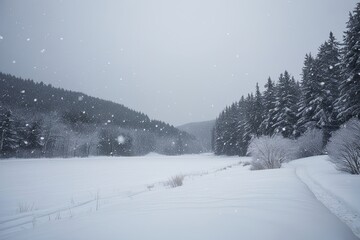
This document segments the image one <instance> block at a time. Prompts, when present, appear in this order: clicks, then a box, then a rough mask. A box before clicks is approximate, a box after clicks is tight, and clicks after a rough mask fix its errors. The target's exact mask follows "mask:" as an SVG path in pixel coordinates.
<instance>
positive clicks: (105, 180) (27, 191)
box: [0, 154, 360, 240]
mask: <svg viewBox="0 0 360 240" xmlns="http://www.w3.org/2000/svg"><path fill="white" fill-rule="evenodd" d="M246 161H250V158H238V157H232V158H228V157H216V156H213V155H209V154H203V155H187V156H178V157H168V156H161V155H156V154H150V155H147V156H144V157H113V158H110V157H94V158H88V159H79V158H76V159H27V160H18V159H9V160H3V161H0V239H52V240H60V239H77V240H81V239H87V240H88V239H102V240H105V239H126V240H130V239H156V240H161V239H175V240H176V239H181V240H182V239H206V240H211V239H230V240H231V239H292V240H297V239H299V240H300V239H301V240H304V239H307V240H311V239H327V240H331V239H334V240H335V239H358V238H357V237H356V236H355V235H357V232H356V231H357V230H356V226H357V224H358V222H357V221H358V216H359V215H358V213H359V210H360V193H359V192H360V190H359V189H360V178H359V176H352V175H348V174H344V173H340V172H338V171H336V170H335V169H334V167H333V165H332V164H331V163H330V162H328V161H326V156H321V157H313V158H307V159H300V160H295V161H293V162H291V163H289V164H287V165H286V166H285V167H284V168H281V169H275V170H262V171H250V170H249V168H248V167H243V166H242V165H241V164H239V162H246ZM179 174H183V175H185V179H184V182H183V185H182V186H179V187H176V188H169V187H168V186H167V185H166V181H168V180H169V179H170V178H171V177H173V176H176V175H179ZM314 184H315V185H314ZM324 196H325V197H324ZM329 196H330V197H329ZM329 199H330V200H331V199H332V200H334V199H335V200H336V203H335V204H334V203H333V202H331V201H330V200H329ZM327 202H331V204H328V205H327V204H326V203H327ZM334 206H335V207H334ZM331 207H333V208H334V209H335V210H334V209H331ZM329 209H330V210H329ZM339 209H340V210H339ZM346 214H350V215H346ZM349 216H350V217H352V218H348V217H349ZM356 216H357V218H356ZM344 219H345V220H344ZM346 219H351V220H353V221H346Z"/></svg>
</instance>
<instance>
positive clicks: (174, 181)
mask: <svg viewBox="0 0 360 240" xmlns="http://www.w3.org/2000/svg"><path fill="white" fill-rule="evenodd" d="M184 178H185V176H184V175H181V174H180V175H176V176H174V177H171V178H170V179H169V180H168V181H167V182H165V185H166V186H169V187H171V188H176V187H180V186H182V185H183V181H184Z"/></svg>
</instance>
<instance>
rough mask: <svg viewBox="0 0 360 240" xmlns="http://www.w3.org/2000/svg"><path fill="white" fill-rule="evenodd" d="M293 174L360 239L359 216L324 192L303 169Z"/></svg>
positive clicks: (296, 170) (297, 168) (299, 168)
mask: <svg viewBox="0 0 360 240" xmlns="http://www.w3.org/2000/svg"><path fill="white" fill-rule="evenodd" d="M295 174H296V175H297V177H298V178H299V179H300V181H302V182H303V183H304V184H305V185H306V186H307V187H308V188H309V190H310V191H311V192H312V193H313V194H314V195H315V197H316V198H317V199H318V200H319V201H320V202H321V203H322V204H323V205H324V206H325V207H327V208H328V209H329V210H330V212H332V213H333V214H334V215H335V216H337V217H338V218H339V219H340V220H341V221H342V222H343V223H345V224H346V225H347V226H348V227H349V228H350V229H351V231H352V232H353V233H354V234H355V236H357V237H358V238H359V239H360V214H359V213H358V212H356V211H355V210H353V209H351V208H350V207H349V206H347V205H346V204H345V203H344V202H342V201H341V200H340V199H339V198H337V197H336V196H334V195H333V194H331V193H329V192H328V191H326V190H325V189H324V188H323V187H322V186H321V185H320V184H319V183H317V182H316V181H315V180H313V179H312V178H311V177H310V176H309V174H308V173H307V171H306V168H305V167H296V168H295Z"/></svg>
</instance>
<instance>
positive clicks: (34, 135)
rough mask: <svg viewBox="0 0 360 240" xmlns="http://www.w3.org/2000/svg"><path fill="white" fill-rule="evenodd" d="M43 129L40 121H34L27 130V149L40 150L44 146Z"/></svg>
mask: <svg viewBox="0 0 360 240" xmlns="http://www.w3.org/2000/svg"><path fill="white" fill-rule="evenodd" d="M41 134H42V129H41V123H40V122H39V121H35V122H33V123H32V124H31V125H30V126H29V128H27V132H26V138H25V141H26V147H25V148H26V149H30V150H39V149H41V148H42V147H43V145H44V143H43V140H42V136H41Z"/></svg>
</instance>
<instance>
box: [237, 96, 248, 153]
mask: <svg viewBox="0 0 360 240" xmlns="http://www.w3.org/2000/svg"><path fill="white" fill-rule="evenodd" d="M246 104H247V103H246V100H245V98H244V96H242V97H241V99H240V101H239V103H238V115H237V118H238V119H237V126H236V136H237V142H236V148H237V153H238V155H239V156H245V155H246V152H247V147H248V144H249V143H248V140H247V138H246V136H245V128H246V124H247V120H246V114H245V111H246Z"/></svg>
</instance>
